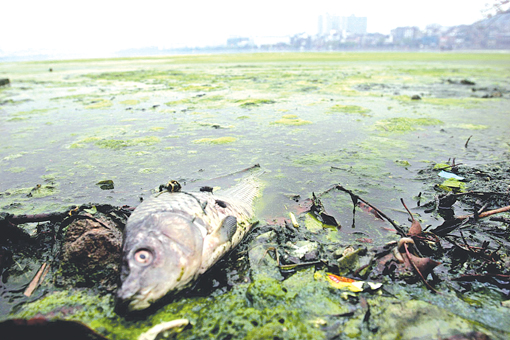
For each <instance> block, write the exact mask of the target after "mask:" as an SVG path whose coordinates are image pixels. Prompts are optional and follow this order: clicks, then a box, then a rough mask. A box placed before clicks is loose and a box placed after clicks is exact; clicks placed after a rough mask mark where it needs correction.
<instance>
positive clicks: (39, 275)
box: [23, 262, 49, 297]
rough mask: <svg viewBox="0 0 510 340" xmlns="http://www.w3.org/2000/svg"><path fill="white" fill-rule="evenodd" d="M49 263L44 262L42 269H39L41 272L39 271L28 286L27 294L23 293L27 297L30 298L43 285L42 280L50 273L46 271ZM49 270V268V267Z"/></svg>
mask: <svg viewBox="0 0 510 340" xmlns="http://www.w3.org/2000/svg"><path fill="white" fill-rule="evenodd" d="M46 266H47V263H46V262H44V263H43V265H42V266H41V268H39V271H37V274H35V276H34V278H33V279H32V281H31V282H30V284H29V285H28V287H27V289H25V292H24V293H23V294H24V295H25V296H26V297H30V296H31V295H32V293H33V292H34V290H35V289H36V288H37V287H38V286H39V285H40V284H41V282H42V280H43V279H44V276H46V274H47V273H48V271H47V270H45V269H46ZM48 270H49V266H48Z"/></svg>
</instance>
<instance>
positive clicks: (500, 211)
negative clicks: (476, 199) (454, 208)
mask: <svg viewBox="0 0 510 340" xmlns="http://www.w3.org/2000/svg"><path fill="white" fill-rule="evenodd" d="M507 211H510V205H507V206H506V207H503V208H499V209H494V210H489V211H485V212H483V213H481V214H480V215H478V218H484V217H487V216H491V215H495V214H499V213H502V212H507ZM470 217H473V214H470V215H462V216H455V219H456V220H465V219H468V218H470Z"/></svg>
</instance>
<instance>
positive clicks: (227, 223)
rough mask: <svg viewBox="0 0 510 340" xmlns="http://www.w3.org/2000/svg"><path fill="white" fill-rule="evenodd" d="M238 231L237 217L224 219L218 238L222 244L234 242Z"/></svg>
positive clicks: (230, 216)
mask: <svg viewBox="0 0 510 340" xmlns="http://www.w3.org/2000/svg"><path fill="white" fill-rule="evenodd" d="M236 231H237V218H236V217H235V216H232V215H229V216H227V217H225V218H224V219H223V221H222V222H221V226H220V228H219V230H218V233H219V235H218V238H219V240H220V244H223V243H225V242H228V241H230V240H232V236H234V234H235V233H236Z"/></svg>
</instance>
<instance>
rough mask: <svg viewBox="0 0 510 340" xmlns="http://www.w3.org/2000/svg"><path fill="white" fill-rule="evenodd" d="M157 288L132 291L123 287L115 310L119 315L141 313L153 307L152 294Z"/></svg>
mask: <svg viewBox="0 0 510 340" xmlns="http://www.w3.org/2000/svg"><path fill="white" fill-rule="evenodd" d="M154 288H155V287H146V288H144V289H137V290H135V291H133V290H130V289H129V287H126V288H125V287H124V286H121V287H120V288H119V289H118V291H117V295H116V302H115V309H116V311H117V313H118V314H127V313H130V312H136V311H141V310H144V309H147V308H149V307H150V306H151V303H152V300H151V292H152V291H153V289H154Z"/></svg>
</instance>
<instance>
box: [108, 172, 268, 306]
mask: <svg viewBox="0 0 510 340" xmlns="http://www.w3.org/2000/svg"><path fill="white" fill-rule="evenodd" d="M259 187H260V186H259V183H258V181H256V176H250V177H248V178H246V179H244V180H242V182H241V183H240V184H238V185H237V186H234V187H232V188H231V189H228V190H226V191H225V192H224V193H223V195H216V194H213V193H212V192H168V191H165V192H162V193H159V194H157V195H155V196H153V197H151V198H149V199H147V200H145V201H144V202H142V203H141V204H140V205H139V206H138V207H137V208H136V209H135V211H134V212H133V213H132V214H131V216H130V217H129V219H128V221H127V224H126V228H125V230H124V241H123V250H122V251H123V256H122V269H121V286H120V287H119V289H118V291H117V303H118V304H119V305H123V306H124V307H123V308H127V311H137V310H143V309H146V308H148V307H149V306H150V305H151V304H153V303H154V302H156V301H157V300H159V299H160V298H162V297H163V296H165V295H167V294H168V293H169V292H177V291H180V290H182V289H184V288H186V287H188V286H189V285H190V284H191V283H192V282H193V281H194V280H195V279H196V278H197V277H198V276H199V275H201V274H203V273H204V272H206V271H207V270H208V269H209V268H210V267H211V266H212V265H213V264H214V263H216V262H217V261H218V260H219V259H220V258H221V257H222V256H223V255H224V254H226V253H227V252H229V251H230V250H231V249H233V248H234V247H235V246H236V245H237V244H238V243H239V242H240V241H241V240H242V239H243V237H244V236H245V235H246V234H247V233H248V231H249V230H250V228H251V226H252V224H253V222H254V220H253V218H254V213H253V206H252V205H253V200H254V198H255V197H256V196H257V195H258V193H259Z"/></svg>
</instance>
